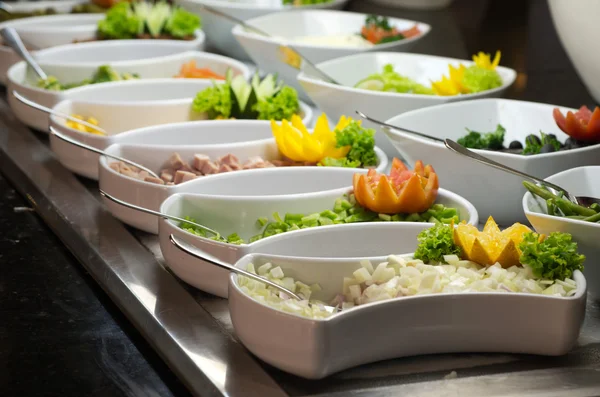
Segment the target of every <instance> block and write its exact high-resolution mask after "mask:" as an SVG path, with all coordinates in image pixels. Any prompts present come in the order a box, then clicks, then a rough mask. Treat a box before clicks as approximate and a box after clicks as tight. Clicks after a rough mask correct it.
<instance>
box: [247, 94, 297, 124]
mask: <svg viewBox="0 0 600 397" xmlns="http://www.w3.org/2000/svg"><path fill="white" fill-rule="evenodd" d="M299 107H300V103H299V101H298V92H297V91H296V90H295V89H294V88H292V87H289V86H285V87H283V88H282V89H281V90H279V92H277V93H276V94H274V95H273V96H270V97H267V98H264V99H261V98H260V97H259V99H258V102H257V103H256V104H255V105H254V110H256V112H258V116H257V119H259V120H284V119H285V120H289V119H290V118H291V117H292V116H293V115H294V114H296V113H298V109H299Z"/></svg>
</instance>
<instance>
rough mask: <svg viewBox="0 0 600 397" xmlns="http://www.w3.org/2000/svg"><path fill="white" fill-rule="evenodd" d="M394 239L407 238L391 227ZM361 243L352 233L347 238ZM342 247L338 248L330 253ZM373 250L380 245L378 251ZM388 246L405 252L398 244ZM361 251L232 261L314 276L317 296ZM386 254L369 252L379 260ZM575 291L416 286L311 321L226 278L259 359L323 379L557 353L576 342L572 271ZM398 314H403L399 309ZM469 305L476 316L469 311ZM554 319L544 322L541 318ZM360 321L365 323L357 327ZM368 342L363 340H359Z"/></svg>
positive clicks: (355, 264)
mask: <svg viewBox="0 0 600 397" xmlns="http://www.w3.org/2000/svg"><path fill="white" fill-rule="evenodd" d="M396 236H398V240H399V241H402V240H406V239H409V238H412V239H414V240H416V237H415V235H414V232H413V231H411V230H406V231H404V230H398V231H397V232H396ZM353 242H354V244H360V243H363V242H361V241H359V240H357V239H352V240H351V241H350V242H349V243H348V245H351V244H352V243H353ZM341 252H343V247H342V249H341V250H339V251H337V253H341ZM380 252H381V251H380ZM384 252H389V253H404V252H406V251H400V249H399V248H396V249H394V247H392V250H390V251H384ZM363 258H365V257H364V256H363V257H362V258H353V259H350V258H344V259H341V258H330V259H320V258H319V259H316V258H298V257H281V256H272V255H262V254H254V255H247V256H245V257H244V258H242V259H241V260H239V261H238V262H237V263H236V267H239V268H243V269H246V266H247V265H248V263H253V264H255V265H256V266H260V265H262V264H263V263H267V262H271V263H273V264H274V265H278V266H281V268H282V270H283V271H284V273H285V274H286V276H287V275H289V276H290V277H293V278H294V279H296V280H299V281H302V282H305V283H308V284H312V283H319V284H320V286H321V287H322V291H320V292H319V293H316V294H315V295H314V298H315V299H322V300H324V301H326V302H327V301H329V300H331V299H333V298H334V297H335V295H336V294H337V293H340V292H341V287H342V280H343V277H344V276H346V277H347V276H348V275H351V274H352V272H353V271H354V270H356V269H358V268H360V267H361V264H360V260H361V259H363ZM386 258H387V257H382V256H379V257H375V258H373V257H371V258H366V259H370V260H371V261H372V263H374V264H376V263H381V262H384V261H385V260H386ZM573 278H574V279H575V281H576V282H577V290H576V293H575V295H573V296H571V297H552V296H546V295H536V294H525V293H477V292H473V293H462V294H461V293H453V294H448V293H445V294H433V295H415V296H409V297H401V298H396V299H391V300H386V301H380V302H375V303H370V304H367V305H363V306H358V307H356V308H352V309H350V310H348V311H346V312H341V313H338V314H335V315H333V316H331V317H329V318H326V319H321V320H312V319H308V318H304V317H300V316H298V315H295V314H290V313H285V312H282V311H279V310H277V309H274V308H272V307H269V306H267V305H265V304H262V303H259V302H257V301H255V300H254V299H253V298H251V297H250V296H248V295H246V294H244V293H243V292H242V290H241V289H240V288H239V287H238V284H237V276H236V275H233V274H232V275H230V277H229V312H230V314H231V321H232V323H233V327H234V329H235V333H236V336H237V337H238V338H239V339H240V341H241V342H242V343H243V344H244V346H246V347H247V348H248V350H250V351H251V352H252V353H254V354H255V355H256V356H257V357H259V358H260V359H262V360H263V361H265V362H267V363H269V364H270V365H273V366H275V367H277V368H279V369H281V370H284V371H286V372H289V373H292V374H294V375H298V376H301V377H304V378H309V379H320V378H324V377H326V376H328V375H330V374H333V373H335V372H339V371H342V370H344V369H347V368H351V367H355V366H358V365H361V364H367V363H371V362H375V361H381V360H386V359H391V358H399V357H407V356H415V355H424V354H443V353H515V354H538V355H547V356H559V355H564V354H566V353H568V352H569V351H570V350H571V349H572V348H573V347H574V346H575V344H576V342H577V338H578V337H579V333H580V330H581V326H582V325H583V321H584V318H585V308H586V278H585V277H584V276H583V274H582V273H581V272H580V271H575V273H574V277H573ZM400 313H404V314H405V315H399V314H400ZM475 313H476V315H475ZM548 318H552V321H548ZM365 324H368V326H365ZM365 346H368V348H365Z"/></svg>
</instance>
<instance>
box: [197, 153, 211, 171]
mask: <svg viewBox="0 0 600 397" xmlns="http://www.w3.org/2000/svg"><path fill="white" fill-rule="evenodd" d="M208 162H210V157H208V156H205V155H204V154H195V155H194V168H195V169H197V170H198V171H202V168H204V165H205V164H206V163H208Z"/></svg>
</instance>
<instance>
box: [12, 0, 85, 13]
mask: <svg viewBox="0 0 600 397" xmlns="http://www.w3.org/2000/svg"><path fill="white" fill-rule="evenodd" d="M83 3H87V1H85V0H51V1H47V0H42V1H35V2H27V1H24V2H15V3H14V4H12V3H11V4H10V6H11V7H12V8H13V9H14V11H16V12H33V11H36V10H39V9H44V8H46V7H52V6H55V7H56V8H63V7H73V6H75V5H77V4H83ZM40 4H43V5H42V6H40ZM35 6H38V7H35ZM54 15H64V14H62V13H59V14H52V15H41V16H54ZM79 15H81V14H79Z"/></svg>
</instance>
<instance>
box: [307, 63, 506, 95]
mask: <svg viewBox="0 0 600 397" xmlns="http://www.w3.org/2000/svg"><path fill="white" fill-rule="evenodd" d="M376 56H385V57H391V59H393V58H398V59H399V58H416V59H418V58H421V59H429V60H431V59H435V60H446V61H447V63H448V64H453V65H454V64H457V63H461V64H465V65H468V66H471V65H474V64H475V62H473V61H470V60H466V59H458V58H449V57H442V56H437V55H426V54H416V53H409V52H389V51H362V52H359V53H355V54H351V55H346V56H343V57H339V58H334V59H330V60H328V61H325V62H321V63H318V64H317V65H316V66H317V67H318V68H323V67H327V66H329V65H331V64H334V65H335V64H344V63H348V62H352V61H360V58H361V57H376ZM355 58H356V59H355ZM390 63H394V62H392V61H390ZM398 63H400V62H398ZM496 70H497V71H498V73H499V74H500V77H502V83H503V84H502V85H501V86H500V87H496V88H492V89H491V90H486V91H481V92H477V93H471V94H463V95H454V96H442V95H422V94H408V93H401V92H384V91H373V90H365V89H362V88H355V87H349V86H344V85H342V86H340V85H337V84H332V83H328V82H326V81H324V80H321V79H319V78H317V77H311V76H309V75H308V74H307V73H306V72H304V71H301V72H300V73H299V74H298V76H297V80H298V81H299V82H300V83H301V84H302V82H304V83H308V84H314V85H317V86H321V87H326V88H328V89H330V90H334V91H342V92H346V93H349V94H354V93H360V94H363V95H369V96H375V97H384V98H406V99H408V98H411V99H412V98H427V99H428V100H430V101H434V102H439V103H445V102H448V101H451V100H454V101H457V98H459V99H458V100H459V101H463V100H470V99H476V98H480V97H483V96H488V95H494V94H498V93H499V92H501V91H504V90H506V89H507V88H509V87H510V86H511V85H513V83H514V82H515V80H516V78H517V72H516V70H514V69H511V68H508V67H505V66H498V67H497V68H496ZM409 77H410V76H409Z"/></svg>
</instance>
